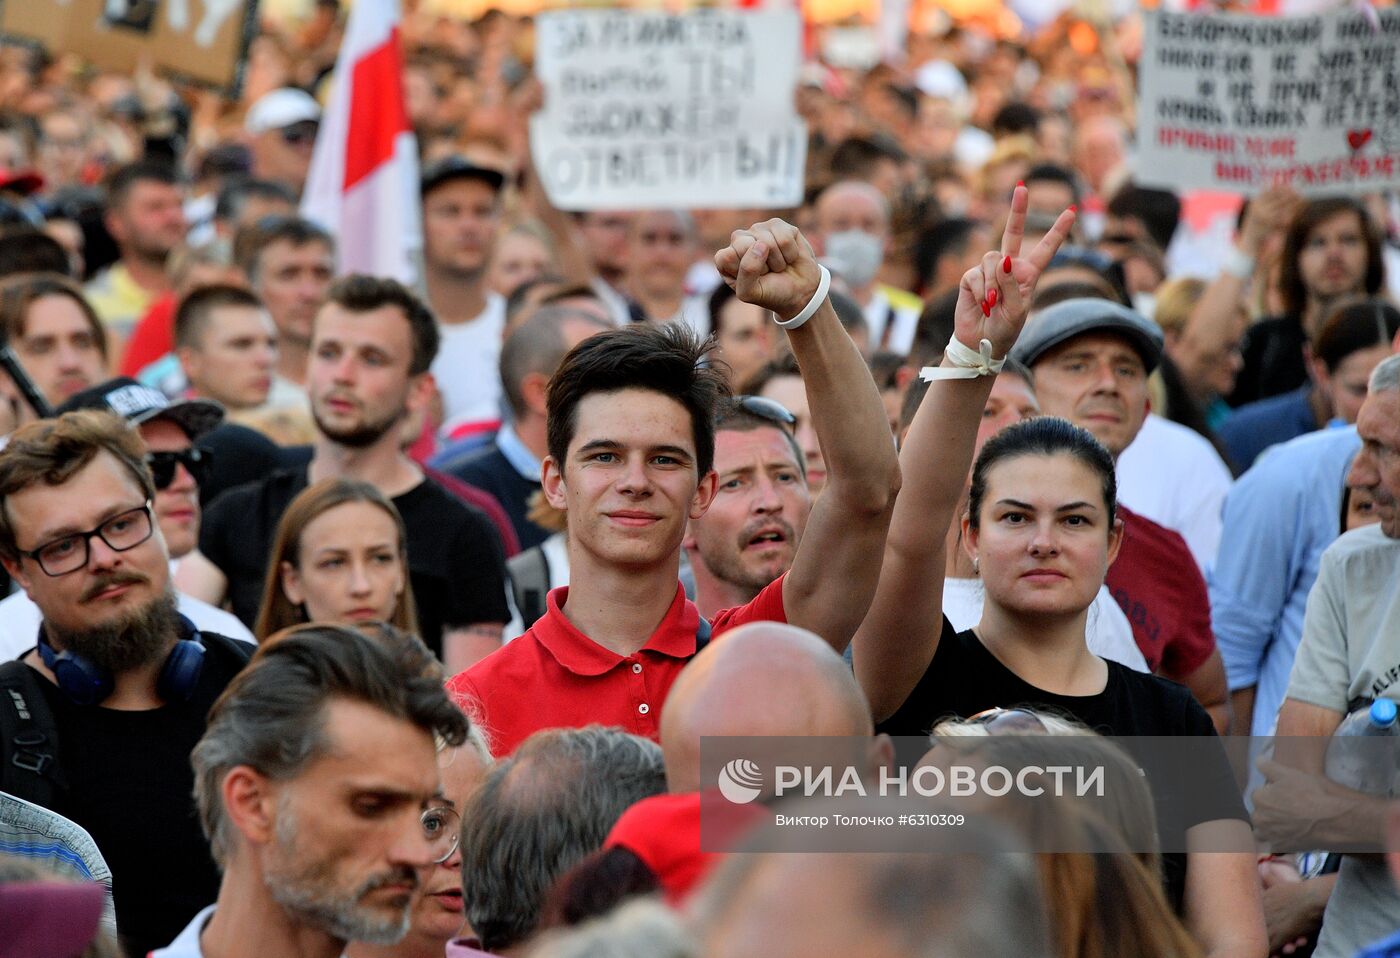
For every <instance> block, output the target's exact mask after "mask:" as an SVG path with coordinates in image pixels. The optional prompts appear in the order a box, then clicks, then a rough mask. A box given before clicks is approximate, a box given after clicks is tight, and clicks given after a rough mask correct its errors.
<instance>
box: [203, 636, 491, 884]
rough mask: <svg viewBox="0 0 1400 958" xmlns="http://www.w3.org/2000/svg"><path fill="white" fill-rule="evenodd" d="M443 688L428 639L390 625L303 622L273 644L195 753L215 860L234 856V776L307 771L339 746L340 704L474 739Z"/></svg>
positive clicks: (242, 677) (231, 691)
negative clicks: (332, 735)
mask: <svg viewBox="0 0 1400 958" xmlns="http://www.w3.org/2000/svg"><path fill="white" fill-rule="evenodd" d="M442 682H443V676H442V667H441V666H440V665H439V664H438V662H437V660H436V659H435V658H433V654H432V653H431V652H429V651H428V647H427V646H426V645H424V644H423V641H422V639H419V638H418V637H416V636H412V635H408V634H407V633H404V632H400V631H399V630H398V629H395V628H393V627H392V626H388V625H383V624H371V625H367V626H365V627H364V628H362V629H361V628H352V627H350V626H341V625H324V624H317V625H302V626H297V627H296V628H292V629H287V630H285V631H283V632H279V633H277V634H276V635H274V636H272V637H271V638H269V639H266V640H264V641H263V643H262V644H261V645H259V646H258V650H257V652H256V653H254V655H253V658H252V660H251V661H250V662H249V663H248V665H247V666H246V667H245V668H244V669H243V671H242V672H240V673H238V675H237V676H236V677H235V678H234V679H233V681H232V682H230V683H229V685H228V688H226V689H225V690H224V693H223V694H222V695H221V696H219V699H218V701H216V702H215V703H214V707H213V708H212V709H210V711H209V723H208V726H207V728H206V730H205V732H204V737H203V738H201V739H200V740H199V744H198V745H196V746H195V747H194V751H193V752H192V753H191V754H190V762H191V764H192V765H193V766H194V797H195V803H196V804H197V805H198V806H199V817H200V821H201V823H202V824H203V826H204V834H205V835H206V836H207V837H208V839H209V845H210V849H211V851H213V853H214V858H215V859H216V860H217V861H219V862H223V861H225V860H226V857H227V855H228V851H229V845H230V841H229V839H230V838H231V835H230V834H229V824H228V819H227V818H226V817H225V816H224V808H223V798H222V796H221V794H220V792H221V790H222V788H223V783H224V778H225V776H227V774H228V773H229V771H230V770H232V769H233V768H235V767H237V766H239V765H247V766H249V767H251V768H253V769H255V770H257V771H258V772H259V773H260V774H262V775H265V776H267V777H268V778H271V779H274V780H277V781H286V780H288V779H291V778H295V777H296V776H297V775H299V774H301V772H302V771H303V770H304V769H305V768H306V766H307V765H308V764H309V763H311V762H312V761H314V760H315V759H317V758H318V757H320V756H321V755H322V754H324V753H325V751H326V749H327V748H328V747H329V746H330V744H331V743H330V742H328V741H327V740H326V736H325V718H326V715H325V712H326V704H327V703H328V702H330V701H331V700H332V699H336V698H341V699H349V700H351V701H355V702H364V703H366V704H368V705H372V706H374V707H375V708H377V709H379V710H380V711H381V712H384V713H386V714H388V715H391V716H393V717H394V718H399V719H403V720H404V721H406V722H410V723H412V724H413V725H414V726H416V727H417V728H419V729H421V730H422V731H424V732H426V733H428V734H430V735H432V736H434V738H435V739H440V740H442V741H443V742H446V743H447V744H448V745H450V746H454V747H455V746H458V745H461V744H462V743H463V742H465V741H466V740H467V732H468V729H469V726H468V723H467V719H466V716H464V715H463V714H462V712H461V710H460V709H458V708H457V706H456V705H454V704H453V703H452V700H451V699H450V698H448V695H447V692H446V691H445V690H444V688H443V685H442Z"/></svg>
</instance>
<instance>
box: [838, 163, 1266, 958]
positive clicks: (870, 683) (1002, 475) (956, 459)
mask: <svg viewBox="0 0 1400 958" xmlns="http://www.w3.org/2000/svg"><path fill="white" fill-rule="evenodd" d="M1025 209H1026V192H1025V189H1024V188H1022V187H1017V189H1016V191H1015V193H1014V194H1013V199H1012V209H1011V215H1010V217H1009V218H1008V220H1007V226H1006V233H1005V235H1004V237H1003V239H1002V252H1001V253H988V254H987V255H986V256H985V257H984V258H983V260H982V262H981V263H980V264H979V265H978V266H976V267H974V268H973V269H971V270H969V271H968V272H967V273H966V274H964V276H963V278H962V283H961V287H960V295H959V298H958V306H957V314H956V320H955V327H954V342H953V343H950V346H949V351H948V354H947V355H945V357H944V360H943V363H942V367H941V368H940V370H938V371H935V372H933V373H932V375H933V376H934V377H935V379H934V381H933V382H932V383H931V384H930V387H929V390H928V393H927V395H926V396H925V397H924V400H923V403H922V405H921V406H920V408H919V411H918V413H917V414H916V415H915V417H914V421H913V424H912V425H911V427H910V429H909V433H908V435H907V436H906V438H905V443H904V447H903V449H902V450H901V452H900V465H901V467H902V472H903V488H902V489H901V491H900V494H899V496H898V498H897V500H896V502H895V509H894V516H893V518H892V520H891V523H890V534H889V538H888V540H887V543H886V547H885V555H884V564H883V567H882V571H881V575H880V584H879V588H878V590H877V592H876V596H875V601H874V604H873V605H872V607H871V610H870V614H869V615H868V616H867V617H866V619H865V622H864V623H863V624H862V626H861V629H860V631H859V632H858V633H857V635H856V638H855V642H854V662H855V669H856V675H857V677H858V678H859V680H860V682H861V685H862V687H863V688H864V689H865V692H866V695H867V696H868V697H869V699H870V702H871V707H872V709H873V711H874V714H875V718H876V719H877V721H881V722H882V723H883V725H882V729H881V730H882V731H886V732H895V733H904V734H925V733H926V732H927V731H928V729H929V728H930V727H931V726H932V725H933V724H934V722H935V721H936V720H937V719H938V718H940V717H941V716H945V715H962V716H968V715H973V714H976V713H977V712H980V711H982V710H984V709H988V708H992V707H995V706H1015V705H1023V704H1024V705H1033V706H1038V707H1043V708H1050V709H1054V710H1058V711H1061V712H1064V713H1066V714H1068V715H1071V716H1073V717H1075V718H1077V719H1078V720H1079V721H1081V722H1082V723H1083V724H1085V725H1087V726H1089V727H1090V728H1093V729H1095V730H1096V731H1099V732H1102V733H1105V734H1109V735H1176V736H1181V735H1211V734H1214V733H1213V729H1212V727H1211V723H1210V719H1209V717H1208V716H1207V715H1206V713H1205V712H1204V711H1203V710H1202V709H1201V708H1200V706H1199V705H1197V704H1196V703H1195V702H1194V701H1193V700H1192V699H1191V696H1190V694H1189V693H1188V692H1187V691H1186V690H1185V689H1183V688H1181V687H1180V686H1176V685H1174V684H1173V683H1170V682H1167V681H1165V680H1162V679H1158V678H1155V677H1153V676H1147V675H1139V674H1137V673H1134V672H1132V671H1131V670H1129V669H1127V668H1124V667H1122V666H1117V665H1115V664H1114V663H1110V662H1106V661H1104V660H1103V659H1100V658H1099V657H1097V656H1095V655H1094V654H1093V653H1091V652H1090V651H1089V649H1088V646H1087V644H1086V642H1085V639H1084V630H1085V623H1086V618H1087V610H1088V608H1089V605H1090V604H1091V603H1092V602H1093V599H1094V596H1095V595H1096V594H1097V592H1098V590H1099V588H1100V586H1102V585H1103V581H1104V576H1105V574H1106V573H1107V571H1108V566H1109V563H1110V562H1112V560H1113V558H1114V557H1115V556H1116V555H1117V552H1118V547H1119V545H1120V543H1121V540H1122V526H1121V523H1119V522H1118V521H1117V520H1116V519H1115V516H1114V511H1115V492H1116V489H1115V481H1114V470H1113V462H1112V459H1111V458H1110V457H1109V455H1108V453H1107V452H1106V451H1105V450H1104V449H1103V447H1102V446H1100V445H1099V444H1098V442H1097V441H1096V440H1094V439H1093V437H1092V436H1090V435H1089V434H1088V433H1087V432H1085V431H1083V430H1080V429H1077V428H1076V427H1073V426H1071V425H1069V424H1068V423H1064V422H1062V421H1051V420H1045V421H1041V422H1037V421H1035V420H1031V421H1029V422H1024V423H1021V424H1019V425H1017V426H1014V427H1011V428H1010V429H1008V430H1006V431H1005V432H1003V433H1002V434H1001V435H1000V436H998V437H996V438H994V439H992V440H991V441H989V442H988V443H987V444H986V446H985V447H984V448H983V450H982V454H981V456H980V457H979V459H978V462H977V467H976V469H975V470H974V472H973V480H972V490H971V495H970V498H969V505H968V514H967V515H965V516H964V517H963V519H962V523H963V542H964V544H965V548H967V550H968V553H969V555H970V556H971V557H972V559H973V562H974V565H975V567H976V568H977V569H978V570H979V573H980V575H981V578H982V581H983V587H984V589H985V591H986V599H985V603H984V608H983V615H982V620H981V622H980V623H979V624H978V625H977V627H976V628H974V629H973V630H971V631H968V632H963V633H955V632H953V630H952V629H951V627H949V626H948V624H947V623H946V622H945V621H944V619H943V615H942V611H941V603H942V593H943V568H944V555H943V551H942V549H941V543H943V541H944V536H945V534H946V530H947V527H948V524H949V522H951V521H952V519H953V512H954V509H955V508H956V506H957V503H958V498H959V494H960V493H961V491H962V484H963V481H964V478H965V477H966V475H967V468H968V464H969V462H970V460H971V459H972V449H973V444H974V441H975V439H976V434H977V423H978V419H979V417H980V416H981V413H982V408H983V405H984V404H985V402H986V399H987V396H988V393H989V392H990V390H991V386H992V382H993V380H994V378H995V377H994V376H993V375H991V374H990V373H991V371H992V369H994V368H995V367H996V363H995V362H991V363H988V362H987V359H988V353H990V356H991V357H1003V356H1005V355H1006V354H1007V353H1008V352H1009V351H1010V349H1011V346H1012V345H1013V344H1014V343H1015V341H1016V337H1017V335H1018V334H1019V333H1020V331H1021V327H1022V326H1023V325H1024V323H1025V318H1026V311H1027V308H1028V307H1027V304H1028V303H1029V302H1030V299H1031V294H1032V293H1033V292H1034V289H1035V283H1036V280H1037V279H1038V278H1039V276H1040V273H1041V271H1042V270H1043V269H1044V268H1045V266H1046V264H1048V263H1049V261H1050V258H1051V257H1052V256H1053V255H1054V252H1055V249H1056V247H1058V246H1059V244H1060V242H1061V241H1062V240H1063V239H1064V237H1065V235H1066V234H1067V233H1068V230H1069V227H1070V225H1071V224H1072V223H1073V221H1074V215H1073V213H1072V212H1070V211H1067V212H1066V213H1064V214H1061V216H1060V218H1059V220H1058V221H1057V222H1056V224H1055V226H1054V227H1053V228H1052V229H1051V231H1050V232H1049V233H1047V234H1046V236H1045V238H1044V239H1043V240H1042V241H1041V242H1040V244H1039V245H1037V246H1036V248H1035V249H1034V250H1032V251H1031V252H1030V253H1029V254H1028V255H1026V256H1025V257H1024V258H1023V257H1021V251H1020V246H1021V233H1022V226H1023V223H1024V219H1025ZM957 344H962V346H963V348H962V349H959V347H958V345H957ZM970 344H978V345H979V346H980V347H981V361H980V362H979V361H978V356H977V353H976V352H974V351H973V350H972V349H971V348H969V347H970ZM926 378H928V377H926ZM1217 807H1219V808H1220V809H1221V812H1220V814H1219V815H1218V816H1217V817H1212V818H1209V819H1198V820H1197V821H1196V823H1195V824H1194V825H1193V826H1192V827H1190V828H1189V829H1187V831H1186V845H1187V847H1188V848H1207V847H1209V848H1213V849H1218V848H1222V847H1227V845H1226V844H1220V839H1221V838H1222V837H1223V838H1224V840H1225V841H1226V842H1227V843H1229V844H1230V845H1232V846H1233V847H1239V848H1247V847H1249V830H1248V824H1247V823H1246V822H1245V821H1243V820H1241V819H1242V817H1243V816H1242V813H1240V812H1238V811H1237V808H1238V806H1237V805H1235V804H1233V803H1225V802H1222V803H1221V804H1220V805H1218V806H1217ZM1237 816H1238V817H1237ZM1207 835H1210V836H1211V837H1212V838H1214V839H1215V841H1214V842H1212V843H1211V844H1209V845H1206V844H1204V839H1205V838H1206V836H1207ZM1184 866H1185V871H1184V877H1183V878H1181V880H1180V888H1178V889H1175V890H1177V891H1181V892H1182V895H1181V911H1182V916H1183V919H1184V921H1185V923H1186V926H1187V928H1188V929H1190V931H1191V933H1192V935H1193V936H1194V937H1195V939H1196V940H1197V941H1198V942H1199V943H1200V945H1201V948H1202V951H1203V952H1204V953H1205V954H1206V955H1209V956H1223V955H1257V956H1262V955H1264V954H1265V952H1266V949H1267V939H1266V936H1265V932H1264V922H1263V914H1262V908H1261V904H1260V892H1259V885H1258V878H1257V876H1256V873H1255V858H1254V856H1253V855H1252V854H1250V853H1248V852H1232V853H1224V852H1217V853H1214V854H1208V853H1204V852H1191V853H1190V854H1188V855H1187V856H1186V860H1185V862H1184Z"/></svg>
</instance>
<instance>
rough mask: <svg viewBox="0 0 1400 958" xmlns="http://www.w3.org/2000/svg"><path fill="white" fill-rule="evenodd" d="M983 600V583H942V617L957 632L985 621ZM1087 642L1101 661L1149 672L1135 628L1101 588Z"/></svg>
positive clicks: (1088, 624)
mask: <svg viewBox="0 0 1400 958" xmlns="http://www.w3.org/2000/svg"><path fill="white" fill-rule="evenodd" d="M984 597H985V594H984V593H983V591H982V580H981V579H952V578H949V579H944V580H943V614H944V615H945V616H947V617H948V621H949V622H950V623H951V624H952V626H953V628H954V629H955V630H956V631H958V632H966V631H967V630H968V629H970V628H972V627H973V626H975V625H976V624H977V623H978V622H981V621H982V600H983V598H984ZM1084 638H1085V639H1086V640H1087V641H1088V644H1089V651H1090V652H1092V653H1094V654H1095V655H1097V656H1099V657H1100V658H1104V659H1110V660H1112V661H1114V662H1117V663H1118V664H1119V665H1126V666H1127V667H1128V668H1130V669H1136V670H1137V671H1139V672H1146V671H1147V670H1148V669H1147V660H1146V659H1144V658H1143V657H1142V651H1141V650H1140V649H1138V647H1137V642H1135V641H1134V640H1133V627H1132V626H1131V625H1130V624H1129V623H1128V617H1127V616H1126V615H1124V614H1123V610H1122V609H1121V608H1119V607H1118V603H1117V602H1115V601H1113V596H1111V595H1109V594H1108V589H1107V588H1105V587H1104V586H1099V594H1098V595H1096V596H1094V603H1093V605H1091V606H1089V618H1088V621H1087V622H1086V623H1085V626H1084Z"/></svg>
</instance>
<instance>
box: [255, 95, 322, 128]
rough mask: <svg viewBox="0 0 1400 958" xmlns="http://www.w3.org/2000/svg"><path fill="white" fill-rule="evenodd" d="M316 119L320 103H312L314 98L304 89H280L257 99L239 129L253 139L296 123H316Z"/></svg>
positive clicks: (314, 100)
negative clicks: (241, 128)
mask: <svg viewBox="0 0 1400 958" xmlns="http://www.w3.org/2000/svg"><path fill="white" fill-rule="evenodd" d="M320 119H321V104H319V103H317V102H316V98H315V97H313V96H312V95H311V94H310V93H307V92H306V91H305V90H298V89H297V88H295V87H282V88H281V89H280V90H273V91H272V92H271V93H264V94H263V95H262V96H260V97H258V101H257V102H256V103H254V104H253V105H252V106H251V107H249V108H248V115H247V116H245V117H244V118H243V128H244V129H245V130H247V131H248V132H249V133H251V134H253V135H255V136H256V135H257V134H259V133H266V132H267V131H268V130H280V129H282V128H283V127H288V126H292V125H293V124H296V123H306V122H312V123H316V122H319V121H320Z"/></svg>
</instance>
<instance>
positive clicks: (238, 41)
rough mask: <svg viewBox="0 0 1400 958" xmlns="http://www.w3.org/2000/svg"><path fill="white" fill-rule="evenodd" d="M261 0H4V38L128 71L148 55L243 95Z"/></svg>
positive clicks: (164, 67)
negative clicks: (76, 55)
mask: <svg viewBox="0 0 1400 958" xmlns="http://www.w3.org/2000/svg"><path fill="white" fill-rule="evenodd" d="M257 25H258V0H0V38H4V39H6V40H18V41H21V42H25V43H31V44H38V45H40V46H42V47H44V48H45V49H46V50H48V51H50V52H51V53H53V54H55V55H57V54H61V53H76V54H78V55H79V56H81V57H83V58H84V59H86V60H88V61H89V62H91V63H94V64H96V65H97V66H99V67H103V68H105V69H108V70H119V71H122V72H126V73H130V72H131V71H133V70H135V69H136V67H137V65H138V64H140V63H141V62H142V61H143V60H144V61H147V62H149V63H150V64H151V65H152V66H153V67H154V68H155V69H156V70H159V71H161V72H163V73H166V74H168V75H170V76H174V77H177V78H179V79H182V80H188V81H192V82H194V83H198V84H201V85H203V86H209V87H215V88H218V89H221V90H223V91H225V92H227V93H229V94H230V95H235V96H236V95H237V93H238V89H239V86H240V84H241V82H242V73H243V66H244V62H245V60H246V56H247V52H248V44H249V43H250V42H251V41H252V38H253V35H254V34H255V33H256V32H257Z"/></svg>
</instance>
